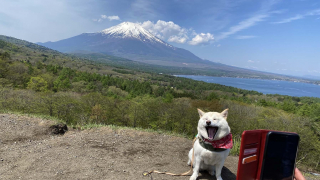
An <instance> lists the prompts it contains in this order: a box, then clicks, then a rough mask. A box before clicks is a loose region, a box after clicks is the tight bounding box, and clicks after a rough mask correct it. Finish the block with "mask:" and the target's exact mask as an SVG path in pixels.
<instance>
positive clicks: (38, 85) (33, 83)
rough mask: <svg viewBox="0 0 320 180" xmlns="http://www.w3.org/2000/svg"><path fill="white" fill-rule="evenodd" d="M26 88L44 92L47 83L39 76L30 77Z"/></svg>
mask: <svg viewBox="0 0 320 180" xmlns="http://www.w3.org/2000/svg"><path fill="white" fill-rule="evenodd" d="M28 89H32V90H34V91H37V92H45V91H47V89H48V83H47V81H45V80H44V79H43V78H41V77H31V79H30V81H29V82H28Z"/></svg>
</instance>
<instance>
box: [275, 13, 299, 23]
mask: <svg viewBox="0 0 320 180" xmlns="http://www.w3.org/2000/svg"><path fill="white" fill-rule="evenodd" d="M304 17H305V16H304V15H300V14H298V15H296V16H294V17H291V18H287V19H283V20H281V21H278V22H273V24H282V23H288V22H291V21H295V20H298V19H303V18H304Z"/></svg>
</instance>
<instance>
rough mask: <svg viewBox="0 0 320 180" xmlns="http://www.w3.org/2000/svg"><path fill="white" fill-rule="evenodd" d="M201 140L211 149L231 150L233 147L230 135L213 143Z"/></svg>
mask: <svg viewBox="0 0 320 180" xmlns="http://www.w3.org/2000/svg"><path fill="white" fill-rule="evenodd" d="M201 140H202V141H204V143H206V144H211V145H212V147H213V148H220V149H231V148H232V146H233V143H232V134H231V133H230V134H228V135H227V136H225V137H223V138H221V139H219V140H215V141H210V140H208V139H205V138H203V139H201Z"/></svg>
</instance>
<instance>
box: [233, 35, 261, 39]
mask: <svg viewBox="0 0 320 180" xmlns="http://www.w3.org/2000/svg"><path fill="white" fill-rule="evenodd" d="M256 37H257V36H237V37H236V39H252V38H256Z"/></svg>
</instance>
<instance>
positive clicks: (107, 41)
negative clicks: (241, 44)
mask: <svg viewBox="0 0 320 180" xmlns="http://www.w3.org/2000/svg"><path fill="white" fill-rule="evenodd" d="M38 44H40V45H43V46H46V47H48V48H51V49H54V50H58V51H61V52H66V53H72V52H75V51H77V52H81V51H90V52H94V53H103V54H108V55H113V56H119V57H122V58H127V59H131V60H135V61H141V62H146V63H150V64H155V63H154V62H153V61H161V62H164V63H170V62H176V63H177V62H178V63H180V64H182V63H203V64H207V63H208V62H207V61H204V60H202V59H201V58H199V57H197V56H196V55H194V54H193V53H192V52H190V51H188V50H185V49H182V48H178V47H174V46H172V45H170V44H168V43H166V42H164V41H163V40H161V39H159V38H158V37H156V36H154V35H153V34H151V33H150V32H148V31H147V30H145V29H144V28H143V27H141V26H140V25H139V24H137V23H131V22H123V23H121V24H118V25H116V26H113V27H110V28H108V29H104V30H102V31H100V32H96V33H82V34H80V35H77V36H74V37H71V38H68V39H63V40H60V41H56V42H46V43H38Z"/></svg>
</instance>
